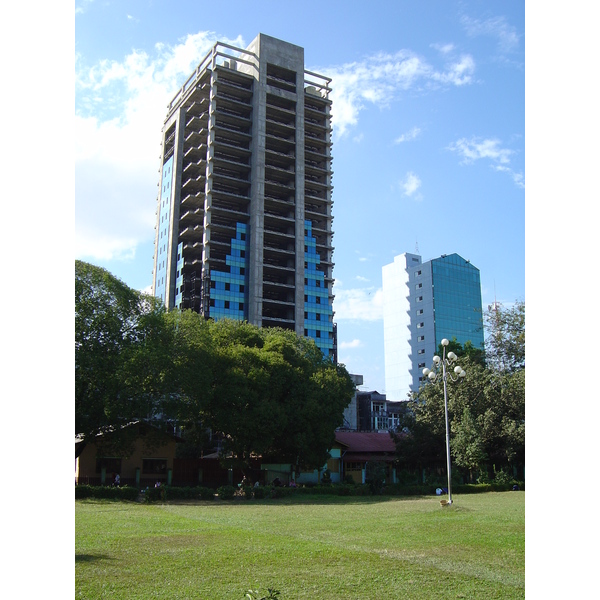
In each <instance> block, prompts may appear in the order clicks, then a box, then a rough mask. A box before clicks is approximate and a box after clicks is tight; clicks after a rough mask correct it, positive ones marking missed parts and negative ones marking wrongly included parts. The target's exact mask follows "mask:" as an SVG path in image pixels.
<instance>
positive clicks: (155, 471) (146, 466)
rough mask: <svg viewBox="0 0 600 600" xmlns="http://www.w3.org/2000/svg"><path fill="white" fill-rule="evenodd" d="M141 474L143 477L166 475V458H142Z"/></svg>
mask: <svg viewBox="0 0 600 600" xmlns="http://www.w3.org/2000/svg"><path fill="white" fill-rule="evenodd" d="M142 473H144V474H145V475H166V473H167V459H166V458H144V459H142Z"/></svg>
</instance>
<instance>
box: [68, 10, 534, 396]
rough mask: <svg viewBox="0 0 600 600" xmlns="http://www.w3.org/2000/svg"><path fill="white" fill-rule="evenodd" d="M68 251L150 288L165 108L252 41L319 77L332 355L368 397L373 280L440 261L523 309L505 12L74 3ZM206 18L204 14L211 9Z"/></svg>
mask: <svg viewBox="0 0 600 600" xmlns="http://www.w3.org/2000/svg"><path fill="white" fill-rule="evenodd" d="M75 5H76V14H75V55H76V61H75V91H76V100H75V112H76V117H75V129H74V136H75V253H76V257H77V258H80V259H82V260H86V261H89V262H91V263H94V264H97V265H100V266H103V267H105V268H107V269H108V270H110V271H111V272H112V273H113V274H115V275H117V276H118V277H120V278H121V279H122V280H123V281H125V282H126V283H127V284H128V285H130V286H132V287H135V288H137V289H141V290H144V289H148V290H149V286H150V283H151V274H152V258H153V240H154V218H155V217H154V211H155V208H156V194H157V182H158V168H159V154H160V139H161V132H160V130H161V126H162V122H163V118H164V116H165V106H166V104H167V102H168V101H169V100H170V99H171V97H172V96H173V95H174V93H175V92H176V91H177V89H178V88H179V87H180V86H181V84H182V83H183V82H184V81H185V79H187V77H188V76H189V75H190V73H191V72H192V70H193V69H194V68H195V66H196V65H197V64H198V63H199V62H200V60H201V59H202V58H203V57H204V55H205V54H206V52H207V51H208V50H209V48H210V47H211V46H212V45H213V44H214V43H215V42H216V41H217V40H219V41H229V42H231V43H233V44H234V45H237V46H243V47H245V46H246V45H247V44H248V43H249V42H250V41H252V39H253V38H254V37H255V36H256V35H257V34H258V33H266V34H268V35H272V36H274V37H278V38H281V39H284V40H286V41H289V42H292V43H294V44H297V45H299V46H302V47H304V49H305V65H306V68H307V69H309V70H312V71H316V72H318V73H321V74H324V75H327V76H330V77H332V79H333V81H332V87H333V90H334V91H333V120H334V145H333V157H334V160H333V169H334V179H333V183H334V192H333V198H334V203H335V204H334V217H335V220H334V224H333V226H334V232H335V237H334V245H335V254H334V260H335V268H334V277H335V287H334V292H335V296H336V298H335V302H334V310H335V312H336V317H335V318H336V321H337V323H338V344H339V360H340V362H342V363H344V364H345V365H346V366H347V368H348V369H349V371H350V372H352V373H358V374H362V375H363V376H364V386H363V389H371V390H373V389H375V390H378V391H379V392H385V374H384V357H383V320H382V308H381V268H382V266H383V265H386V264H388V263H391V262H392V261H393V259H394V256H395V255H397V254H401V253H403V252H415V250H416V249H417V248H418V252H419V253H420V254H421V256H422V257H423V260H429V259H431V258H435V257H437V256H440V255H441V254H446V253H447V254H450V253H453V252H456V253H458V254H460V255H461V256H463V257H464V258H466V259H469V260H470V261H471V262H472V264H474V265H475V266H476V267H478V268H479V269H480V272H481V284H482V297H483V305H484V308H485V307H486V306H487V305H488V304H490V303H491V302H492V301H493V300H494V298H496V299H497V300H498V301H500V302H503V303H506V304H509V303H512V302H514V301H515V300H516V299H522V300H524V299H525V23H524V22H525V7H524V3H523V2H500V1H495V0H492V1H490V0H488V1H485V2H484V1H447V0H446V1H429V2H426V3H423V2H414V1H413V2H407V1H403V0H396V1H393V2H392V1H380V2H377V1H375V2H370V3H364V2H341V1H334V0H330V1H323V0H321V1H320V2H314V1H312V0H311V1H303V2H282V1H278V2H273V1H267V0H258V1H255V2H244V1H239V0H238V1H235V0H234V1H229V2H227V3H218V2H217V3H215V2H206V1H202V0H200V1H198V0H195V1H193V2H187V1H179V2H166V1H158V0H152V1H149V0H146V1H142V0H139V1H126V0H120V1H105V0H78V1H77V2H76V3H75ZM215 7H216V8H215Z"/></svg>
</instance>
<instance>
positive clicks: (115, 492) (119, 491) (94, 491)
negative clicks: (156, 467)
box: [75, 485, 139, 501]
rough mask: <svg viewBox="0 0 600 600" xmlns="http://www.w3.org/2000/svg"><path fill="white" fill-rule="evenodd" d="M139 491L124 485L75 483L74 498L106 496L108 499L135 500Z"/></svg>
mask: <svg viewBox="0 0 600 600" xmlns="http://www.w3.org/2000/svg"><path fill="white" fill-rule="evenodd" d="M138 495H139V491H138V489H137V488H135V487H131V486H128V485H124V486H122V487H111V486H107V485H76V486H75V498H76V499H77V500H81V499H82V498H106V499H109V500H131V501H133V500H137V498H138Z"/></svg>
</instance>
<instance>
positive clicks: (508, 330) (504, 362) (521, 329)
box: [484, 301, 525, 371]
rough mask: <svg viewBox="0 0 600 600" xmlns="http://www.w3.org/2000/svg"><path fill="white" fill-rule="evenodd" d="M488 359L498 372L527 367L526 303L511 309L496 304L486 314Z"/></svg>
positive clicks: (520, 303) (520, 302) (519, 303)
mask: <svg viewBox="0 0 600 600" xmlns="http://www.w3.org/2000/svg"><path fill="white" fill-rule="evenodd" d="M484 318H485V323H486V328H487V331H488V335H487V340H486V357H487V359H488V361H489V362H490V364H491V365H492V368H494V369H495V370H498V371H514V370H517V369H522V368H524V367H525V302H523V301H517V302H515V304H514V305H513V306H511V307H505V306H503V305H502V304H499V303H495V304H494V305H492V306H490V307H489V309H488V311H487V313H486V314H485V317H484Z"/></svg>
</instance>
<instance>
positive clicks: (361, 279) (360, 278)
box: [356, 275, 370, 283]
mask: <svg viewBox="0 0 600 600" xmlns="http://www.w3.org/2000/svg"><path fill="white" fill-rule="evenodd" d="M356 279H357V280H358V281H364V282H365V283H368V282H369V281H370V280H369V279H367V278H366V277H362V276H361V275H357V276H356Z"/></svg>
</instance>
